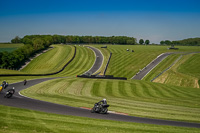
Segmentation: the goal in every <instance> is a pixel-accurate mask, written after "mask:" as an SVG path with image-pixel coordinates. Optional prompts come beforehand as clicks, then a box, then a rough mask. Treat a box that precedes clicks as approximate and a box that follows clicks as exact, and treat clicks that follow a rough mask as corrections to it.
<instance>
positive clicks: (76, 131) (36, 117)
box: [0, 105, 199, 133]
mask: <svg viewBox="0 0 200 133" xmlns="http://www.w3.org/2000/svg"><path fill="white" fill-rule="evenodd" d="M0 110H1V112H0V116H1V119H0V123H1V124H0V131H1V133H13V132H17V133H18V132H19V133H27V132H29V133H40V132H42V133H44V132H45V133H46V132H47V133H48V132H51V133H66V132H70V133H94V132H96V133H102V132H105V133H116V132H117V133H124V132H127V133H128V132H130V133H132V132H136V133H146V132H149V133H155V132H162V133H171V132H173V133H183V132H184V133H187V132H188V133H191V132H192V133H198V132H199V129H196V128H184V127H173V126H159V125H150V124H138V123H129V122H118V121H110V120H100V119H91V118H84V117H76V116H67V115H66V116H64V115H57V114H50V113H43V112H38V111H32V110H27V109H20V108H14V107H8V106H2V105H0Z"/></svg>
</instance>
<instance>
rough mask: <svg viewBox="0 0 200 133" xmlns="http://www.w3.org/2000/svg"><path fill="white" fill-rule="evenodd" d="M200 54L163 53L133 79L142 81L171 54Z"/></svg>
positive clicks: (183, 53)
mask: <svg viewBox="0 0 200 133" xmlns="http://www.w3.org/2000/svg"><path fill="white" fill-rule="evenodd" d="M195 53H200V52H189V53H188V52H170V53H163V54H161V55H159V56H158V57H157V58H156V59H155V60H153V61H152V62H150V63H149V64H148V65H147V66H146V67H144V68H143V69H142V70H140V71H139V72H138V73H137V74H136V75H134V76H133V77H132V78H131V79H136V80H142V79H143V78H144V77H145V76H146V75H147V74H148V73H149V72H150V71H151V70H152V69H153V68H154V67H156V66H157V65H158V64H159V63H160V62H161V61H162V60H164V59H165V58H166V57H167V56H169V55H171V54H182V55H187V54H195Z"/></svg>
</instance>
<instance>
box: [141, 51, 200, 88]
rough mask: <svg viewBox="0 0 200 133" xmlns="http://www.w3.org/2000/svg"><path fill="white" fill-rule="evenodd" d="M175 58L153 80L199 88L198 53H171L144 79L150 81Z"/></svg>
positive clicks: (199, 64)
mask: <svg viewBox="0 0 200 133" xmlns="http://www.w3.org/2000/svg"><path fill="white" fill-rule="evenodd" d="M177 58H180V60H178V62H177V63H176V64H175V65H173V67H172V68H170V69H169V70H168V71H166V72H164V73H163V74H162V75H160V76H159V77H158V78H156V79H155V80H154V82H158V83H165V84H171V85H176V86H185V87H193V88H199V85H200V82H199V81H200V69H199V68H200V63H199V60H200V54H188V55H183V56H181V55H171V56H170V57H168V58H167V59H165V60H164V61H163V62H162V63H161V64H159V65H158V66H157V67H156V68H155V69H153V71H152V72H150V73H149V74H148V75H147V77H146V78H145V79H144V80H148V81H150V80H151V79H153V78H154V77H155V76H156V75H158V74H159V73H160V72H162V71H163V70H164V69H166V68H167V67H168V66H169V65H171V64H172V63H173V62H174V61H175V60H176V59H177Z"/></svg>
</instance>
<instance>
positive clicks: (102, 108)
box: [91, 103, 109, 114]
mask: <svg viewBox="0 0 200 133" xmlns="http://www.w3.org/2000/svg"><path fill="white" fill-rule="evenodd" d="M108 107H109V105H108V104H106V105H105V104H99V103H95V104H94V107H93V108H92V109H91V113H102V114H106V113H107V112H108Z"/></svg>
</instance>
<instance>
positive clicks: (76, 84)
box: [0, 45, 200, 133]
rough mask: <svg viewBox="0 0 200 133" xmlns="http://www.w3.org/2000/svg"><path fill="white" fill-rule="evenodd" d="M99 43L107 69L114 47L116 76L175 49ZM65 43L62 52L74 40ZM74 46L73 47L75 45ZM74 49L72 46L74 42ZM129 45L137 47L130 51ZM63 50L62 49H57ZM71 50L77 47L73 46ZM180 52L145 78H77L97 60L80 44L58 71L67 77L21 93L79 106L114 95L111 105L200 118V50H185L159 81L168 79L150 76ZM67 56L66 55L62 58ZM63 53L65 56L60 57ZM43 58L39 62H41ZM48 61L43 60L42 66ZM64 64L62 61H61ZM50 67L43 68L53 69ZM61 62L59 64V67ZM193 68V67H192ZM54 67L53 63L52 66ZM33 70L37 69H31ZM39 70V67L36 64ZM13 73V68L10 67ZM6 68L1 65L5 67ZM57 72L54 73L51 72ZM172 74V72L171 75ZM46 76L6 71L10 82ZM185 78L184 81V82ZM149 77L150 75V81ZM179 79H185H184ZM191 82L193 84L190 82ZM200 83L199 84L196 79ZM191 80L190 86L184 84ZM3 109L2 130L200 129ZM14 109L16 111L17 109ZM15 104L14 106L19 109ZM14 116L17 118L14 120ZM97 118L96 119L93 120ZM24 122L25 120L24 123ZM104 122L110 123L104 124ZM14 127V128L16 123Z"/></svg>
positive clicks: (183, 118)
mask: <svg viewBox="0 0 200 133" xmlns="http://www.w3.org/2000/svg"><path fill="white" fill-rule="evenodd" d="M93 46H94V47H97V48H99V49H100V50H101V51H102V53H103V55H104V65H103V66H102V68H101V69H100V70H99V71H100V72H102V71H103V70H104V68H105V64H106V63H107V60H108V57H109V52H112V53H113V56H112V58H111V61H110V64H109V66H108V70H107V73H106V74H107V75H114V76H115V77H117V76H119V77H127V78H131V77H132V76H133V75H134V74H135V73H137V72H138V71H139V69H142V68H143V67H144V66H146V65H147V64H148V63H149V62H151V61H152V60H153V59H155V58H156V57H157V56H158V55H159V54H161V53H163V52H174V51H170V50H167V46H141V45H134V46H130V45H125V46H122V45H107V46H108V48H107V49H101V48H100V47H101V46H103V45H93ZM56 47H60V48H61V49H62V50H61V49H60V50H59V51H60V52H61V51H62V53H65V52H63V51H64V49H66V51H67V50H69V48H70V46H62V45H56ZM72 48H73V47H72ZM70 49H71V48H70ZM126 49H130V50H134V52H130V51H129V52H127V51H126ZM57 50H58V49H57ZM69 51H71V52H70V53H73V50H72V49H71V50H69ZM178 51H200V48H199V47H186V46H185V47H183V46H179V50H178ZM51 52H52V53H53V51H52V50H50V51H49V52H47V53H48V54H47V53H46V54H44V55H43V56H44V58H39V57H40V56H39V57H37V58H38V59H39V60H38V61H36V65H39V64H41V63H42V61H41V60H43V59H45V58H48V59H49V60H50V59H51V58H50V55H51V57H52V55H53V54H52V53H51ZM57 53H59V52H55V53H54V54H56V57H57V59H54V61H52V62H55V64H59V62H62V61H61V60H65V59H67V60H68V59H69V58H70V54H68V56H67V55H65V57H64V56H63V57H64V58H65V59H64V58H62V56H61V54H60V56H58V55H57ZM179 56H180V55H178V54H177V55H171V56H169V57H167V59H165V60H164V61H163V62H162V63H160V64H159V65H158V66H157V67H156V68H155V69H153V70H152V73H149V75H147V77H145V78H144V80H142V81H138V80H127V81H122V80H99V79H83V78H75V75H78V74H82V73H84V72H86V71H87V70H89V69H90V68H91V66H92V65H93V63H94V61H95V55H94V52H93V51H92V50H90V49H89V48H86V47H83V46H77V55H76V57H75V58H74V60H73V61H72V62H71V63H70V64H69V65H68V66H67V67H66V69H65V70H64V71H63V72H61V73H59V74H56V75H54V76H53V77H65V76H68V77H67V78H62V79H55V80H51V81H46V82H43V83H41V84H38V85H35V86H33V87H30V88H28V89H26V90H23V91H22V92H21V93H22V94H24V95H26V96H30V97H32V98H37V99H40V100H44V101H50V102H54V103H59V104H64V105H70V106H76V107H89V108H91V107H92V106H93V104H94V103H95V102H97V101H99V100H101V99H102V98H106V99H107V100H108V104H110V105H111V106H110V107H109V110H112V111H117V112H124V113H128V114H129V115H133V116H140V117H149V118H159V119H167V120H178V121H187V122H197V123H200V104H199V101H200V90H199V89H197V88H198V87H196V88H195V86H194V84H193V81H194V80H195V83H196V82H197V83H198V82H200V81H198V80H199V73H200V72H199V70H200V69H199V68H200V67H199V63H198V62H199V59H200V58H199V54H194V55H185V56H183V57H182V58H181V59H180V60H179V61H178V62H177V63H176V64H175V65H174V66H173V67H172V68H171V69H170V70H168V71H167V72H166V73H164V74H163V75H161V76H160V77H159V78H157V79H156V80H158V81H155V82H159V81H162V80H163V78H165V79H167V80H165V81H168V83H166V82H161V83H165V84H160V83H154V82H153V83H152V82H149V80H150V79H151V78H152V77H154V76H155V75H157V74H158V73H159V72H161V71H162V70H163V69H165V68H167V67H168V66H170V65H171V63H173V62H174V61H175V60H176V59H177V58H179ZM59 57H61V58H62V59H60V58H59ZM58 58H59V59H58ZM37 63H38V64H37ZM43 65H45V64H42V66H43ZM60 66H61V65H60ZM47 68H48V70H39V72H42V71H50V68H49V67H47ZM56 68H57V67H56ZM190 68H192V69H190ZM51 69H52V68H51ZM29 70H30V71H29V72H30V73H32V71H33V70H34V69H32V68H30V69H29ZM35 70H37V69H35ZM6 71H9V73H12V72H14V71H12V70H5V71H4V73H6ZM0 73H1V71H0ZM51 77H52V76H51ZM166 77H167V78H166ZM35 78H42V77H23V76H21V77H0V80H6V81H8V82H9V83H13V82H18V81H23V80H24V79H28V80H29V79H35ZM180 79H182V80H181V83H180V84H178V83H179V82H180ZM145 80H146V81H145ZM178 81H179V82H178ZM185 84H187V85H185ZM196 85H197V84H196ZM181 86H185V87H181ZM0 110H2V111H1V112H0V113H1V116H3V117H2V118H1V119H0V122H1V123H2V125H1V126H0V131H1V132H27V131H30V132H66V130H67V131H68V132H88V131H89V132H95V131H96V130H95V129H96V128H97V129H98V130H97V131H96V132H153V133H154V132H173V133H174V132H181V133H182V132H199V129H198V130H197V129H194V128H180V127H168V126H158V125H148V124H137V123H127V122H116V121H106V120H97V119H89V118H81V117H72V116H62V115H56V114H47V113H41V112H36V111H30V110H24V109H18V108H12V107H6V106H0ZM11 110H12V111H11ZM13 110H14V111H13ZM9 120H11V121H9ZM90 122H91V123H90ZM18 123H20V124H21V123H22V124H21V125H20V124H18ZM101 125H102V126H104V127H106V128H101ZM11 127H13V129H12V130H10V128H11ZM77 127H80V128H77Z"/></svg>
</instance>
